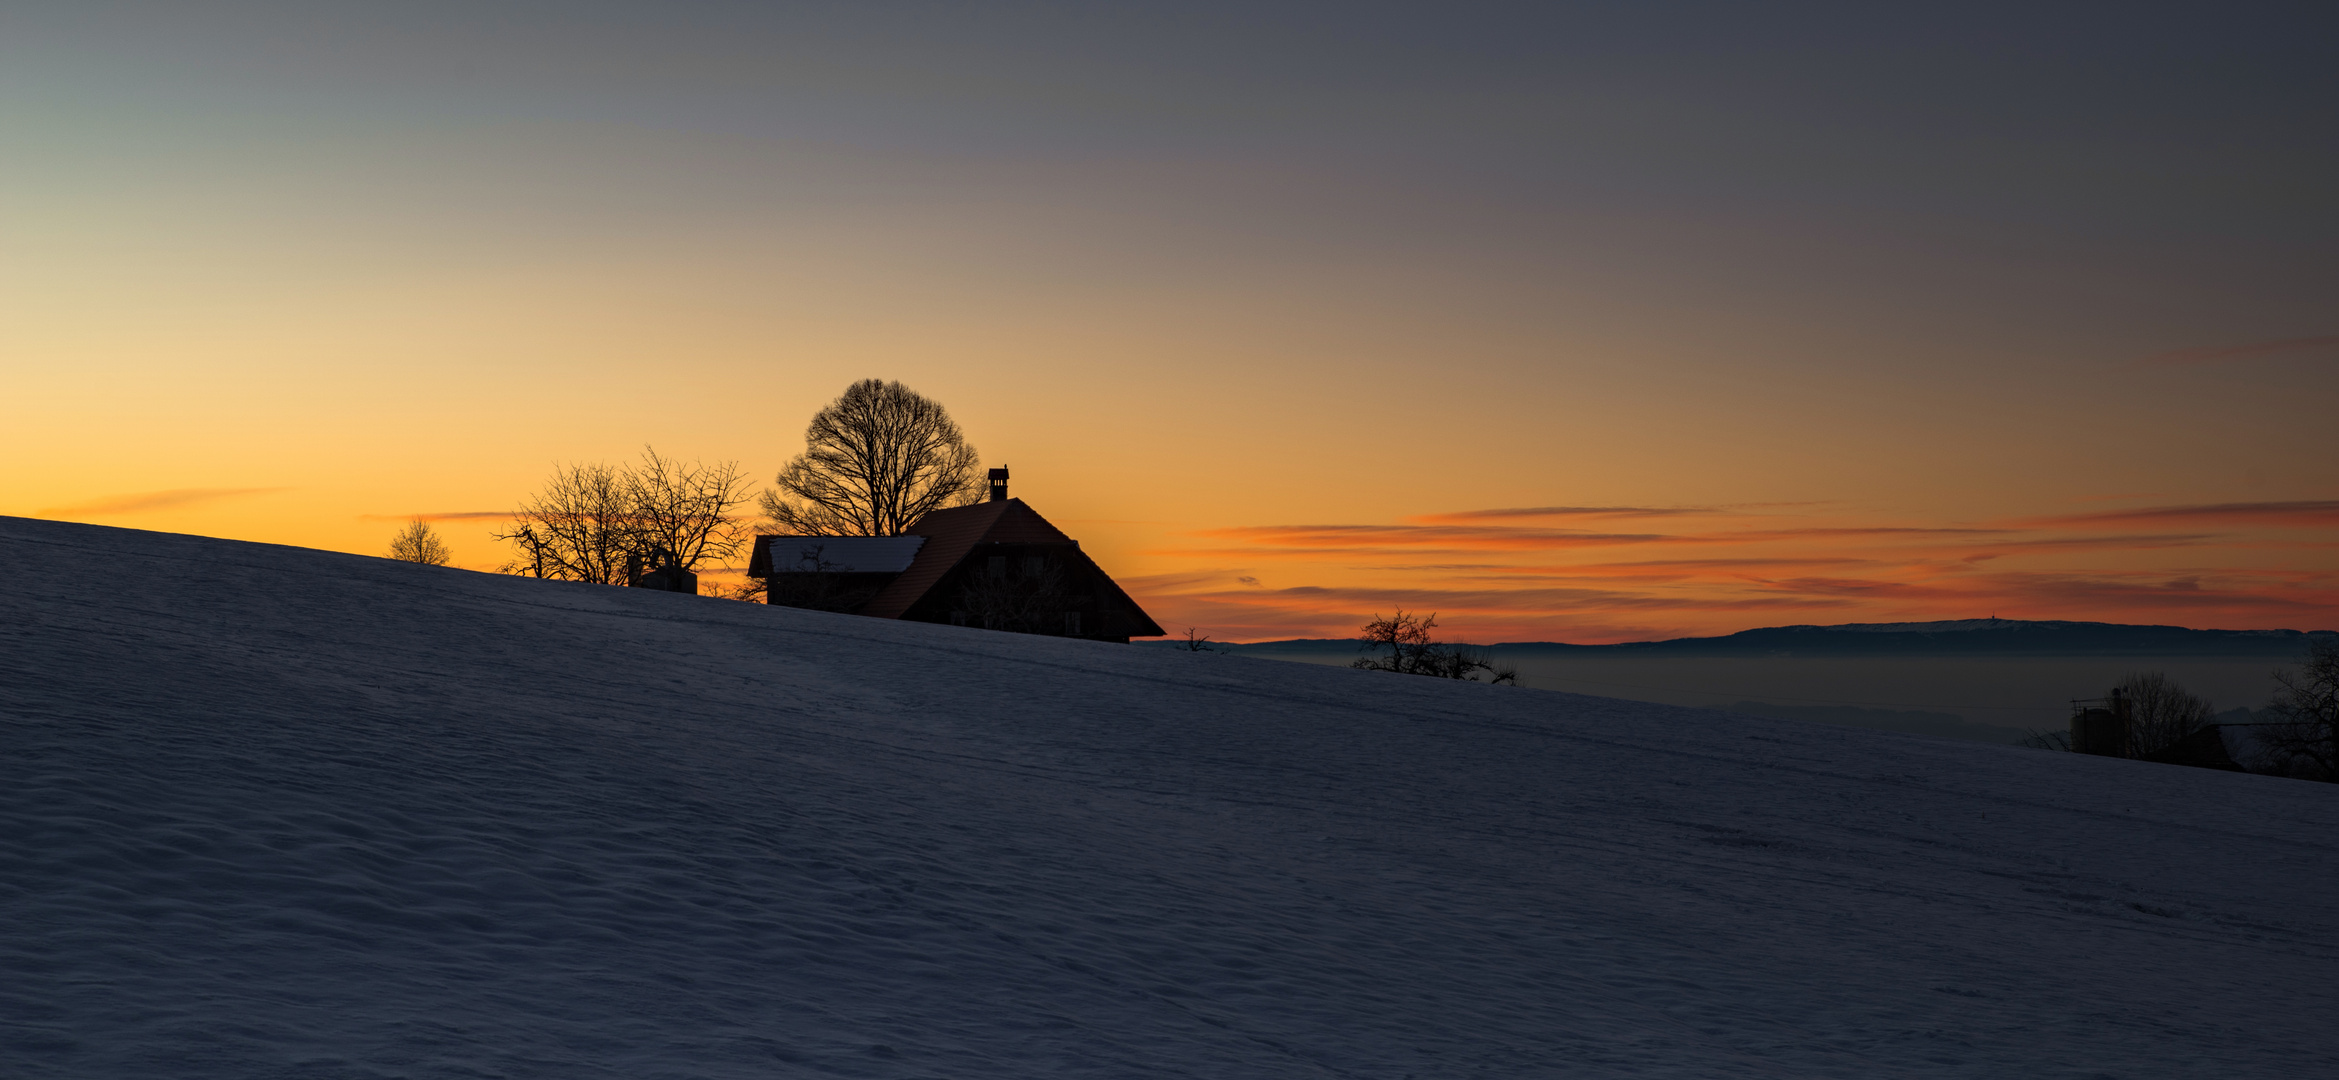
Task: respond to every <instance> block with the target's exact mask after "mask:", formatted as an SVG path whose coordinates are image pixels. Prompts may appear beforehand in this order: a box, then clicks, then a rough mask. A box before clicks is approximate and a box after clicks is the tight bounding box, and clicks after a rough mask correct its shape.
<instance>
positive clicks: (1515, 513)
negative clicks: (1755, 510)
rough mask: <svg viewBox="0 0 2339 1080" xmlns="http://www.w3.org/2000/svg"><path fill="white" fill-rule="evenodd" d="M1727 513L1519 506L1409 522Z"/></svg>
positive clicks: (1695, 509)
mask: <svg viewBox="0 0 2339 1080" xmlns="http://www.w3.org/2000/svg"><path fill="white" fill-rule="evenodd" d="M1723 512H1724V511H1721V510H1716V509H1713V508H1711V507H1703V506H1672V507H1665V506H1519V507H1507V508H1503V509H1497V510H1459V511H1455V512H1453V513H1447V514H1421V515H1417V516H1414V517H1409V518H1406V519H1405V520H1407V521H1410V522H1414V523H1416V524H1421V525H1458V524H1465V523H1468V522H1473V521H1510V520H1517V519H1521V518H1579V517H1617V518H1645V517H1679V516H1682V515H1686V514H1719V513H1723Z"/></svg>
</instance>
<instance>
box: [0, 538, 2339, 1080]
mask: <svg viewBox="0 0 2339 1080" xmlns="http://www.w3.org/2000/svg"><path fill="white" fill-rule="evenodd" d="M0 558H5V559H6V561H7V563H8V565H10V566H12V567H15V568H16V573H15V574H13V575H12V576H11V578H10V580H9V583H8V584H7V586H6V587H4V588H0V1076H7V1077H12V1078H34V1077H77V1078H78V1077H158V1076H170V1077H440V1076H447V1077H454V1076H461V1077H477V1076H541V1077H561V1078H570V1077H575V1078H586V1077H699V1076H706V1077H718V1076H719V1077H764V1076H854V1077H1059V1076H1094V1077H1123V1076H1165V1077H1308V1076H1327V1077H1340V1076H1353V1077H1391V1078H1395V1077H1405V1076H1414V1077H1420V1078H1424V1080H1426V1078H1429V1077H1465V1076H1486V1077H1521V1076H1561V1075H1565V1076H1626V1075H1643V1076H1651V1075H1661V1076H1679V1077H1707V1076H1710V1077H1749V1076H1756V1077H1759V1076H1775V1077H1829V1076H1841V1077H1878V1076H1972V1077H2010V1076H2021V1077H2102V1076H2110V1077H2148V1076H2170V1077H2176V1076H2218V1077H2253V1076H2257V1077H2286V1078H2296V1077H2307V1076H2332V1075H2339V1026H2335V1025H2333V1024H2332V1023H2331V1022H2330V1018H2331V1017H2332V1016H2333V1015H2335V1014H2339V1009H2335V1006H2339V990H2335V989H2334V986H2335V984H2339V980H2334V979H2333V978H2332V977H2331V974H2332V972H2334V971H2339V923H2335V921H2334V920H2333V919H2332V918H2331V911H2332V906H2331V905H2332V899H2333V897H2335V896H2339V858H2334V856H2335V855H2339V787H2333V786H2319V785H2308V784H2302V783H2295V782H2288V781H2279V780H2272V779H2267V778H2262V777H2253V776H2239V775H2230V774H2224V773H2215V772H2208V771H2202V770H2188V769H2179V768H2172V767H2164V766H2155V765H2147V764H2142V763H2137V762H2127V761H2111V760H2100V759H2092V758H2080V757H2076V756H2072V755H2053V754H2047V753H2043V752H2037V751H2027V750H2022V749H2018V748H2012V747H1996V746H1987V745H1981V744H1971V743H1953V742H1947V741H1934V740H1926V739H1919V738H1909V737H1901V736H1894V735H1889V734H1883V733H1877V732H1867V731H1859V730H1853V729H1846V728H1835V727H1822V726H1817V725H1803V724H1797V723H1794V722H1789V721H1774V720H1766V719H1762V718H1758V717H1750V716H1732V715H1725V714H1720V713H1710V712H1700V711H1693V710H1684V709H1673V708H1668V707H1665V706H1657V705H1645V704H1637V703H1627V702H1619V701H1613V700H1606V699H1599V698H1590V697H1578V696H1574V695H1568V694H1559V693H1550V692H1542V691H1534V690H1515V689H1512V688H1508V687H1490V686H1480V685H1476V684H1468V685H1464V684H1453V683H1441V682H1436V681H1432V680H1428V679H1418V678H1411V677H1406V676H1396V675H1384V674H1379V673H1372V672H1357V671H1348V670H1340V669H1331V668H1318V667H1309V666H1304V665H1297V664H1286V663H1277V662H1273V661H1264V660H1250V659H1244V658H1239V657H1228V656H1215V655H1207V654H1203V655H1194V654H1177V653H1171V652H1168V651H1157V650H1145V649H1136V648H1130V647H1125V646H1113V645H1105V644H1099V643H1092V642H1079V641H1066V640H1058V639H1047V638H1031V637H1018V636H1011V635H1004V634H992V633H986V632H983V631H977V630H968V629H957V628H951V627H941V626H925V625H911V624H901V623H889V622H881V621H876V620H868V619H858V618H854V617H851V616H841V615H825V614H819V613H813V612H803V611H792V610H784V609H773V608H763V607H756V606H751V605H746V604H738V603H732V602H728V601H718V600H712V599H700V598H696V597H686V596H676V595H671V594H660V593H649V592H640V591H629V590H621V589H608V588H599V587H592V586H579V585H565V584H557V583H547V582H537V581H529V580H521V579H516V578H504V577H495V576H489V575H482V574H474V573H467V572H462V571H453V570H444V569H434V568H427V567H418V566H410V565H402V564H396V563H390V562H385V561H380V560H373V559H366V558H360V557H355V556H348V555H338V554H330V553H323V552H314V551H305V550H299V549H291V548H279V547H268V546H262V545H253V544H242V543H232V542H227V541H218V540H207V539H200V538H193V537H182V536H167V535H159V534H152V533H139V532H130V531H123V530H112V529H101V528H95V527H89V526H80V525H67V524H58V523H50V522H36V521H26V520H22V519H0Z"/></svg>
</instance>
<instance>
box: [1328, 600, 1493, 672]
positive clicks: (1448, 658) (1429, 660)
mask: <svg viewBox="0 0 2339 1080" xmlns="http://www.w3.org/2000/svg"><path fill="white" fill-rule="evenodd" d="M1437 624H1438V617H1437V613H1435V612H1432V613H1430V614H1428V615H1408V614H1406V612H1405V609H1404V608H1398V609H1397V613H1396V614H1395V615H1392V616H1390V617H1388V618H1386V619H1384V618H1382V617H1381V616H1380V615H1379V614H1377V613H1376V614H1374V615H1373V618H1372V621H1371V622H1368V623H1366V624H1364V627H1363V628H1362V630H1361V632H1360V640H1361V641H1362V642H1363V646H1362V647H1363V649H1364V650H1365V651H1366V652H1368V653H1371V654H1372V655H1370V656H1360V657H1357V658H1356V660H1355V661H1354V662H1353V663H1351V664H1349V666H1350V667H1354V668H1360V669H1363V670H1365V671H1394V672H1398V673H1400V674H1404V675H1428V676H1431V677H1432V678H1439V679H1465V680H1468V681H1470V682H1477V681H1478V673H1479V672H1481V671H1483V672H1486V673H1487V674H1488V675H1490V676H1492V677H1493V678H1492V680H1491V681H1493V682H1498V683H1510V684H1513V685H1516V684H1517V683H1518V681H1519V673H1518V672H1517V671H1516V670H1513V669H1510V668H1499V669H1498V668H1496V667H1495V666H1494V658H1493V657H1492V656H1490V655H1489V654H1488V653H1486V652H1485V651H1484V650H1481V649H1473V648H1471V647H1469V646H1467V645H1444V644H1440V643H1439V642H1438V641H1437V640H1436V639H1435V638H1433V637H1431V636H1430V631H1431V630H1433V629H1435V628H1436V627H1437Z"/></svg>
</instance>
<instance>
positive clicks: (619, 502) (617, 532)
mask: <svg viewBox="0 0 2339 1080" xmlns="http://www.w3.org/2000/svg"><path fill="white" fill-rule="evenodd" d="M631 495H632V492H631V490H630V485H628V484H627V483H626V477H625V471H624V470H622V469H619V468H617V467H616V466H614V465H604V464H599V463H595V464H590V465H560V466H554V467H553V470H552V479H550V480H547V481H545V483H544V490H542V491H539V492H537V493H536V494H535V496H534V497H532V498H530V499H529V500H528V501H527V502H525V503H522V504H520V508H519V509H518V510H517V511H515V512H513V514H512V522H511V526H510V527H509V528H507V529H505V530H504V531H502V532H499V533H496V534H495V538H496V539H498V540H507V541H510V542H511V543H512V545H513V546H514V547H516V548H518V549H519V550H518V552H517V553H516V554H515V555H514V556H513V558H512V561H510V562H508V563H505V564H504V565H503V567H502V569H503V572H504V573H507V574H524V575H527V576H529V577H540V578H554V579H557V580H560V581H589V582H592V583H594V584H596V585H623V584H626V580H625V575H626V556H628V555H631V554H633V553H634V550H635V545H634V535H633V499H632V497H631Z"/></svg>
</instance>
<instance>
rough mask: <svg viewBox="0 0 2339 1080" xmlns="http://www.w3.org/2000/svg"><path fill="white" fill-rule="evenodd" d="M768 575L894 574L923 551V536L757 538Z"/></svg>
mask: <svg viewBox="0 0 2339 1080" xmlns="http://www.w3.org/2000/svg"><path fill="white" fill-rule="evenodd" d="M756 543H758V544H760V545H762V546H763V547H764V551H765V553H766V554H765V557H766V558H768V559H769V560H770V567H771V572H772V573H779V574H790V573H806V574H808V573H814V572H819V571H826V572H829V573H840V574H898V573H901V572H902V571H904V570H907V569H909V566H910V563H911V561H913V560H915V559H916V558H917V556H918V549H919V548H921V547H924V546H925V544H926V538H925V537H923V536H759V537H756Z"/></svg>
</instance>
